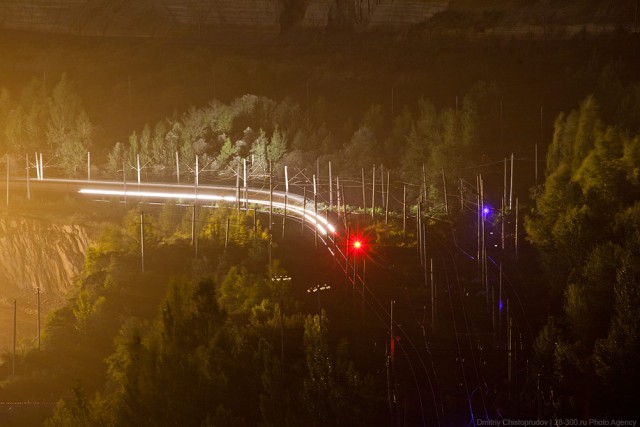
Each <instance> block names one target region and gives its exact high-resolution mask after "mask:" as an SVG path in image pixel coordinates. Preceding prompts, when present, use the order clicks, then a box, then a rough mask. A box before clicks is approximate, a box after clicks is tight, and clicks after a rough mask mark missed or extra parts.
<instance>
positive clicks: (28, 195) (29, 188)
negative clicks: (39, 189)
mask: <svg viewBox="0 0 640 427" xmlns="http://www.w3.org/2000/svg"><path fill="white" fill-rule="evenodd" d="M26 157H27V200H31V184H30V182H29V181H30V180H29V155H28V154H27V155H26Z"/></svg>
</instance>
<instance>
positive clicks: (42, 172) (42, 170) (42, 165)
mask: <svg viewBox="0 0 640 427" xmlns="http://www.w3.org/2000/svg"><path fill="white" fill-rule="evenodd" d="M43 179H44V163H43V162H42V153H40V180H43Z"/></svg>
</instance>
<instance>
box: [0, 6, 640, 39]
mask: <svg viewBox="0 0 640 427" xmlns="http://www.w3.org/2000/svg"><path fill="white" fill-rule="evenodd" d="M636 9H637V2H636V1H635V0H624V1H613V0H608V1H602V2H597V1H591V0H583V1H572V2H564V1H552V0H538V1H535V0H528V1H524V0H492V1H482V2H480V1H474V0H456V1H451V2H448V1H444V0H436V1H424V0H366V1H365V0H350V1H339V0H197V1H186V0H163V1H151V0H133V1H104V0H53V1H49V0H28V1H23V0H0V27H1V28H5V29H20V30H30V31H43V32H56V33H65V34H74V35H85V36H86V35H92V36H97V35H99V36H105V35H107V36H134V37H198V38H203V39H209V40H216V41H221V40H226V41H235V40H234V39H233V37H230V38H228V39H227V38H226V37H224V36H227V37H228V36H234V35H239V34H242V35H247V34H249V35H253V37H252V40H254V41H255V40H260V39H262V38H264V36H265V35H269V36H272V37H275V36H277V35H278V34H283V33H286V32H288V31H290V30H292V29H313V30H316V31H317V30H321V31H329V32H336V31H340V32H342V31H344V30H345V29H346V30H349V31H360V32H362V31H365V32H368V31H379V30H385V31H386V30H392V31H406V30H409V29H411V28H413V27H416V26H420V25H425V24H428V25H429V26H430V27H439V28H444V29H465V30H469V29H471V30H473V31H480V32H483V31H486V30H488V29H492V28H503V27H507V28H519V27H522V26H538V27H544V28H546V27H554V26H562V27H564V26H576V25H578V26H588V25H597V26H601V27H604V28H607V29H611V28H616V27H625V28H628V29H633V28H637V10H636ZM221 37H222V39H221Z"/></svg>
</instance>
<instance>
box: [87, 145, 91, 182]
mask: <svg viewBox="0 0 640 427" xmlns="http://www.w3.org/2000/svg"><path fill="white" fill-rule="evenodd" d="M87 181H91V151H87Z"/></svg>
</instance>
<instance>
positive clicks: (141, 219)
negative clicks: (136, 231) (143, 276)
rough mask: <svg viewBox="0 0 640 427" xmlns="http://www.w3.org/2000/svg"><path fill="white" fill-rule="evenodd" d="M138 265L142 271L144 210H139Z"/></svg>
mask: <svg viewBox="0 0 640 427" xmlns="http://www.w3.org/2000/svg"><path fill="white" fill-rule="evenodd" d="M140 266H141V271H142V272H143V273H144V212H140Z"/></svg>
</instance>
